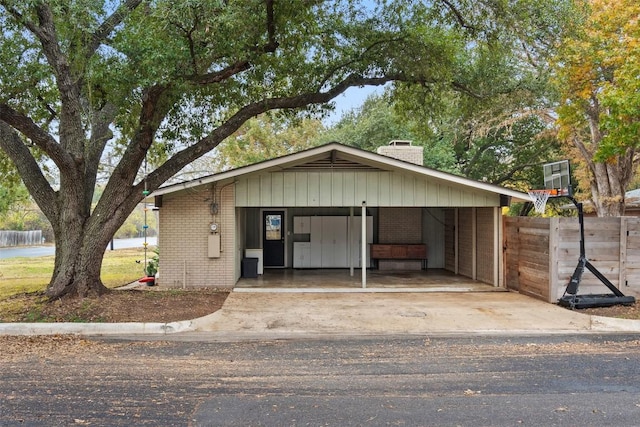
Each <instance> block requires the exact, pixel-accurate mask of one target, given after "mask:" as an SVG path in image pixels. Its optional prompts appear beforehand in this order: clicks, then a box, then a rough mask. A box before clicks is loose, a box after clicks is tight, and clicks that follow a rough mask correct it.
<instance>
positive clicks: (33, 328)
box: [0, 320, 194, 335]
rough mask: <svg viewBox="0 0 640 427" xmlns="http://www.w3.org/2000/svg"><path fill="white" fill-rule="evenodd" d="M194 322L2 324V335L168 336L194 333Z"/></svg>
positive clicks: (0, 332) (0, 325) (0, 329)
mask: <svg viewBox="0 0 640 427" xmlns="http://www.w3.org/2000/svg"><path fill="white" fill-rule="evenodd" d="M193 330H194V328H193V321H192V320H183V321H179V322H169V323H135V322H128V323H66V322H65V323H2V324H0V335H123V334H125V335H138V334H154V335H167V334H175V333H178V332H189V331H193Z"/></svg>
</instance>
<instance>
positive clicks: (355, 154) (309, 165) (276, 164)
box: [150, 142, 530, 201]
mask: <svg viewBox="0 0 640 427" xmlns="http://www.w3.org/2000/svg"><path fill="white" fill-rule="evenodd" d="M327 169H332V170H368V171H376V170H377V171H398V170H400V171H405V172H410V173H415V174H417V175H421V176H423V177H426V178H432V179H436V180H441V181H445V182H450V183H454V184H458V185H462V186H466V187H472V188H476V189H478V190H483V191H488V192H491V193H495V194H502V195H505V196H508V197H511V198H512V199H515V200H516V201H530V198H529V196H528V195H527V194H526V193H522V192H519V191H515V190H510V189H508V188H505V187H501V186H498V185H494V184H488V183H485V182H481V181H476V180H473V179H469V178H465V177H462V176H459V175H454V174H451V173H448V172H442V171H439V170H436V169H432V168H428V167H425V166H420V165H416V164H413V163H409V162H405V161H403V160H398V159H394V158H391V157H388V156H384V155H381V154H377V153H372V152H370V151H366V150H362V149H359V148H355V147H350V146H347V145H343V144H340V143H337V142H330V143H328V144H324V145H321V146H318V147H314V148H310V149H308V150H304V151H299V152H297V153H292V154H287V155H285V156H282V157H277V158H275V159H270V160H265V161H262V162H258V163H254V164H251V165H247V166H242V167H239V168H236V169H231V170H228V171H224V172H219V173H216V174H213V175H208V176H204V177H201V178H197V179H194V180H190V181H185V182H181V183H177V184H171V185H167V186H165V187H160V188H159V189H157V190H156V191H154V192H153V193H151V195H150V196H151V197H152V196H160V195H163V194H170V193H174V192H177V191H182V190H185V189H188V188H193V187H197V186H200V185H206V184H210V183H214V182H219V181H224V180H228V179H232V178H236V177H239V176H242V175H248V174H254V173H265V172H269V171H279V172H282V171H303V170H306V171H308V170H327Z"/></svg>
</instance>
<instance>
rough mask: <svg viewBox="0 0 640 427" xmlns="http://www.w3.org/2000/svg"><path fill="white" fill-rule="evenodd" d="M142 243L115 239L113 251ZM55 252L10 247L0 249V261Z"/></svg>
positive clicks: (149, 239)
mask: <svg viewBox="0 0 640 427" xmlns="http://www.w3.org/2000/svg"><path fill="white" fill-rule="evenodd" d="M143 242H144V238H142V237H141V238H135V239H115V240H114V241H113V248H114V249H125V248H137V247H140V248H142V247H143V246H142V243H143ZM147 242H148V243H149V245H155V244H156V242H157V238H156V237H147ZM55 252H56V248H55V246H26V247H11V248H0V259H2V258H17V257H27V258H32V257H39V256H48V255H54V254H55Z"/></svg>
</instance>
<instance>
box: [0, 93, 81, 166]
mask: <svg viewBox="0 0 640 427" xmlns="http://www.w3.org/2000/svg"><path fill="white" fill-rule="evenodd" d="M0 120H2V121H4V122H6V124H8V125H10V126H12V127H13V128H15V129H16V130H18V131H20V133H22V134H23V135H24V136H26V137H27V138H28V139H29V140H31V142H33V143H34V144H35V145H37V146H38V147H39V148H40V149H41V150H42V151H44V152H45V153H47V155H48V156H49V157H51V160H53V162H54V163H55V164H56V166H57V167H58V168H59V169H63V168H69V167H71V166H72V164H73V161H72V159H71V157H70V156H69V155H68V153H66V152H65V151H64V150H63V149H62V147H61V146H60V144H58V142H57V141H56V140H55V139H53V137H52V136H51V135H49V134H48V133H46V132H45V131H43V130H42V129H41V128H40V127H39V126H38V125H36V124H35V123H34V122H33V120H31V118H29V117H27V116H25V115H23V114H21V113H18V112H17V111H16V110H14V109H13V108H11V107H9V106H8V105H6V104H0Z"/></svg>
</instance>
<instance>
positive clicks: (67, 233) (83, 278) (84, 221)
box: [46, 206, 109, 299]
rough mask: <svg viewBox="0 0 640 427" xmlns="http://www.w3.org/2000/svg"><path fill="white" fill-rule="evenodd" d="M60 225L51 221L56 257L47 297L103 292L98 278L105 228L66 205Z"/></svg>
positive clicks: (106, 239) (54, 297)
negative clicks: (98, 227)
mask: <svg viewBox="0 0 640 427" xmlns="http://www.w3.org/2000/svg"><path fill="white" fill-rule="evenodd" d="M60 218H61V220H60V222H61V224H53V232H54V236H55V240H56V257H55V265H54V270H53V276H52V278H51V282H50V283H49V286H48V287H47V290H46V295H47V296H48V297H49V299H58V298H63V297H76V296H80V297H87V296H98V295H101V294H104V293H105V292H106V291H107V288H106V287H105V286H104V285H103V284H102V281H101V279H100V270H101V267H102V258H103V256H104V253H105V251H106V248H107V244H108V239H109V237H108V236H107V234H108V230H106V229H102V230H97V231H96V230H95V227H93V229H92V227H91V226H90V224H91V223H92V221H91V220H90V219H89V218H85V217H84V216H83V215H82V214H81V213H80V212H78V211H77V210H74V209H72V208H71V207H69V206H67V207H65V208H63V212H62V215H60Z"/></svg>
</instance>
